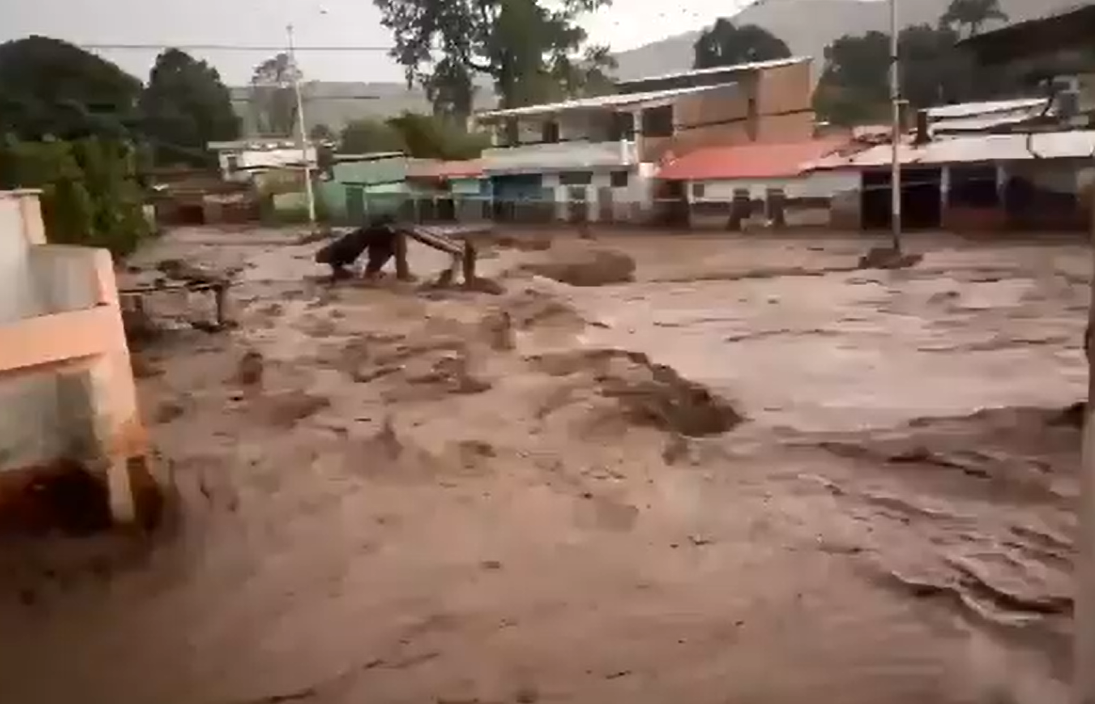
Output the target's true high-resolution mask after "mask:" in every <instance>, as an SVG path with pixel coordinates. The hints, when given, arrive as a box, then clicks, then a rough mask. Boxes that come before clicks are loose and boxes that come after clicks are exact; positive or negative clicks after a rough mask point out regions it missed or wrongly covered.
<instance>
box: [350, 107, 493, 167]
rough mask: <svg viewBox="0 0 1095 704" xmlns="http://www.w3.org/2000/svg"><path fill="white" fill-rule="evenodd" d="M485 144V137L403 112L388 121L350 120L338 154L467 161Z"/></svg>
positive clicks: (430, 117) (444, 121) (439, 120)
mask: <svg viewBox="0 0 1095 704" xmlns="http://www.w3.org/2000/svg"><path fill="white" fill-rule="evenodd" d="M488 143H489V138H488V137H487V136H486V135H483V134H479V133H474V132H470V133H469V132H467V131H466V130H465V129H464V128H463V125H461V124H459V123H456V122H453V121H451V120H447V119H445V118H442V117H438V116H435V115H420V114H416V113H411V112H405V113H403V114H402V115H400V116H398V117H393V118H389V119H388V120H377V119H363V120H354V121H353V122H351V123H349V124H348V125H346V127H345V128H343V130H342V139H341V143H340V145H339V147H340V150H341V151H342V152H344V153H349V154H368V153H375V152H404V153H405V154H407V156H411V157H415V158H419V159H471V158H474V157H477V156H479V154H480V153H481V152H482V151H483V149H484V148H485V147H486V146H487V144H488Z"/></svg>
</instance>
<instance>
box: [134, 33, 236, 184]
mask: <svg viewBox="0 0 1095 704" xmlns="http://www.w3.org/2000/svg"><path fill="white" fill-rule="evenodd" d="M139 106H140V113H141V120H142V125H141V128H142V132H143V134H144V137H145V138H146V139H147V140H149V141H150V142H151V144H152V148H153V153H154V155H155V159H156V161H157V162H158V163H161V164H191V165H203V164H209V163H212V157H211V156H210V155H209V154H208V152H207V151H206V145H207V144H208V143H209V142H214V141H226V140H232V139H236V138H237V137H239V133H240V120H239V117H237V116H236V113H235V111H234V110H233V109H232V100H231V96H230V95H229V92H228V88H227V87H225V85H224V83H222V82H221V78H220V74H219V73H217V70H216V69H214V68H213V67H211V66H210V65H209V64H207V63H206V62H204V61H196V60H194V58H193V57H192V56H190V55H189V54H187V53H185V52H183V51H179V50H178V49H168V50H167V51H165V52H163V53H162V54H160V55H159V57H157V59H156V64H155V66H153V68H152V73H151V74H150V76H149V79H148V85H147V86H146V87H145V89H144V92H143V93H142V94H141V99H140V102H139Z"/></svg>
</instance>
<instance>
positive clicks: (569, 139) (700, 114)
mask: <svg viewBox="0 0 1095 704" xmlns="http://www.w3.org/2000/svg"><path fill="white" fill-rule="evenodd" d="M810 69H811V60H810V59H808V58H791V59H782V60H778V61H766V62H758V63H752V64H743V65H738V66H725V67H718V68H710V69H698V70H693V71H685V72H681V73H674V74H667V75H664V76H654V77H649V78H643V79H637V80H632V81H624V82H620V83H618V84H617V85H616V91H617V92H616V93H613V94H611V95H605V96H599V97H589V98H579V99H575V100H567V101H563V102H557V103H549V104H542V105H529V106H523V107H517V108H509V109H501V110H491V111H486V112H481V113H478V114H477V115H476V116H475V121H476V122H477V123H478V124H479V125H481V126H485V127H487V128H490V129H491V130H492V134H493V140H492V144H493V146H492V148H490V149H487V150H485V151H484V152H483V155H482V165H483V173H484V175H485V176H486V178H487V179H489V181H490V188H491V193H492V194H493V198H494V209H495V216H496V217H501V218H516V219H544V218H555V219H568V220H583V221H606V220H634V219H641V220H646V219H650V218H652V217H654V216H656V215H657V212H656V211H655V209H654V202H655V196H656V195H657V192H656V191H657V188H658V184H657V182H656V171H657V168H658V164H659V163H660V162H661V161H662V160H663V159H665V158H672V157H673V156H675V155H683V154H685V153H686V152H688V151H690V150H692V149H695V148H698V147H701V146H705V145H712V144H745V143H774V142H791V141H799V140H808V139H810V138H812V136H813V128H814V112H813V109H812V107H811V98H812V95H811V91H812V84H811V76H810Z"/></svg>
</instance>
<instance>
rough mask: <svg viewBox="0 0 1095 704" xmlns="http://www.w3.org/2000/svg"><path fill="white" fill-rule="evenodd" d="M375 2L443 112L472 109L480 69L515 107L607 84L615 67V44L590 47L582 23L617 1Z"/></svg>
mask: <svg viewBox="0 0 1095 704" xmlns="http://www.w3.org/2000/svg"><path fill="white" fill-rule="evenodd" d="M374 2H375V3H376V6H377V7H378V8H379V9H380V11H381V14H382V16H383V20H382V22H383V24H384V26H385V27H387V28H388V29H390V30H392V34H393V36H394V38H395V46H394V48H393V49H392V52H391V53H392V56H393V57H394V58H395V59H396V61H398V62H399V63H400V65H402V66H403V68H404V69H405V70H406V74H407V81H408V83H413V82H419V83H421V84H423V85H425V86H426V87H427V88H428V89H429V90H431V94H432V96H433V97H434V105H435V110H436V109H437V108H438V107H441V108H442V109H441V110H438V112H445V111H446V110H451V111H452V112H463V114H466V111H467V110H468V109H469V108H470V101H469V100H467V95H468V94H469V93H470V91H471V86H472V80H473V77H474V76H475V75H476V74H484V75H486V76H489V77H490V78H491V79H492V80H493V82H494V87H495V90H496V92H497V93H498V95H499V96H500V98H501V102H502V105H503V106H505V107H515V106H519V105H526V104H529V103H534V102H539V101H542V100H551V99H555V98H559V97H563V96H566V95H574V94H582V93H584V92H586V91H597V90H603V89H604V85H603V83H602V82H601V81H600V78H601V77H602V76H604V74H605V72H606V71H607V70H608V69H611V68H613V67H614V63H613V62H612V60H611V57H610V55H609V54H608V52H607V50H604V49H602V48H598V47H588V46H586V32H585V30H584V29H582V27H581V26H579V25H578V24H577V19H578V17H579V16H580V15H582V14H584V13H587V12H592V11H593V10H596V9H597V8H599V7H602V6H605V5H607V4H609V2H610V0H559V2H554V3H548V2H546V1H543V2H541V0H374ZM583 50H584V53H582V52H583ZM576 56H579V57H580V58H575V57H576ZM441 87H443V88H444V90H441ZM450 106H451V107H450Z"/></svg>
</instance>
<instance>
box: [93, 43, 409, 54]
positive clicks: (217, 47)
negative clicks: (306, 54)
mask: <svg viewBox="0 0 1095 704" xmlns="http://www.w3.org/2000/svg"><path fill="white" fill-rule="evenodd" d="M79 46H80V48H82V49H89V50H99V51H160V50H164V49H179V50H181V51H252V52H271V51H286V50H287V49H288V47H287V46H285V45H276V44H272V45H269V46H261V45H251V46H246V45H243V44H80V45H79ZM294 49H295V50H296V51H316V52H319V51H331V52H348V51H352V52H370V51H384V52H387V51H391V49H392V48H391V47H389V46H298V47H294Z"/></svg>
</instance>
